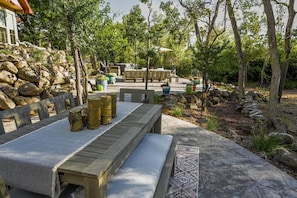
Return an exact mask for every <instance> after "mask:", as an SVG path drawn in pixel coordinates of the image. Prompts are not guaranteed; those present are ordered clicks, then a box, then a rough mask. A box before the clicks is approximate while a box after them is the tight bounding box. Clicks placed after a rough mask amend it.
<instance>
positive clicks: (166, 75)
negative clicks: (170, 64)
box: [124, 69, 171, 82]
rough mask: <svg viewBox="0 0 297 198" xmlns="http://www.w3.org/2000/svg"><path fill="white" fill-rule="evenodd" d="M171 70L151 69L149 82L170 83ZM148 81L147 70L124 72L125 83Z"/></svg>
mask: <svg viewBox="0 0 297 198" xmlns="http://www.w3.org/2000/svg"><path fill="white" fill-rule="evenodd" d="M170 73H171V71H170V70H164V69H150V70H149V73H148V81H150V82H155V81H157V82H163V81H167V80H168V81H169V79H170ZM145 80H146V69H133V70H132V69H131V70H125V71H124V81H125V82H128V81H133V82H138V81H140V82H144V81H145Z"/></svg>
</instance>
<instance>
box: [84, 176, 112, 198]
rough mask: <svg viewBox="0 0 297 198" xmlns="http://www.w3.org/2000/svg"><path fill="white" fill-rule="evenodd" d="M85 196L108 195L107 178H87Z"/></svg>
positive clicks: (88, 197) (104, 196)
mask: <svg viewBox="0 0 297 198" xmlns="http://www.w3.org/2000/svg"><path fill="white" fill-rule="evenodd" d="M84 189H85V196H84V197H85V198H93V197H94V196H95V195H96V196H95V197H100V198H101V197H102V198H106V197H107V179H106V178H105V177H104V178H103V177H101V178H100V179H99V178H85V185H84Z"/></svg>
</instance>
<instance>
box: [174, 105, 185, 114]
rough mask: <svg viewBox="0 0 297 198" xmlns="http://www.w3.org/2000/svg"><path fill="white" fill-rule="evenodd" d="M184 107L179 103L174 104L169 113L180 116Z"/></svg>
mask: <svg viewBox="0 0 297 198" xmlns="http://www.w3.org/2000/svg"><path fill="white" fill-rule="evenodd" d="M184 110H185V108H184V107H182V106H181V105H175V106H173V107H172V109H171V113H172V115H173V116H182V115H183V114H184Z"/></svg>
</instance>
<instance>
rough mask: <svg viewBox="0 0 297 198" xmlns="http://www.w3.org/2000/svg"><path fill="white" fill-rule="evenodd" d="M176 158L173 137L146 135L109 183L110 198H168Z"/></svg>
mask: <svg viewBox="0 0 297 198" xmlns="http://www.w3.org/2000/svg"><path fill="white" fill-rule="evenodd" d="M174 158H175V141H174V139H173V137H172V136H170V135H160V134H151V133H149V134H146V135H145V137H144V138H143V140H142V141H141V142H140V143H139V144H138V146H137V147H136V149H135V150H134V151H133V153H132V154H131V155H130V156H129V158H128V159H127V160H126V161H125V163H124V164H123V165H122V166H121V168H120V169H119V171H118V172H117V173H116V175H115V176H113V177H112V179H111V181H110V182H109V183H108V198H121V197H123V198H127V197H129V198H132V197H135V198H139V197H141V198H151V197H158V198H162V197H165V195H166V191H167V187H168V182H169V177H170V173H171V171H172V168H173V163H174ZM164 174H165V175H164ZM162 183H163V184H162ZM160 190H161V191H162V192H160Z"/></svg>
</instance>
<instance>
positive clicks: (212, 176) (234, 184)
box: [162, 114, 297, 198]
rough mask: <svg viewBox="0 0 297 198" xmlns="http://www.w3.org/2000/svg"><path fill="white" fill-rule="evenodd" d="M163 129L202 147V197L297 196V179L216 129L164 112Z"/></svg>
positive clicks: (200, 185) (200, 159) (200, 194)
mask: <svg viewBox="0 0 297 198" xmlns="http://www.w3.org/2000/svg"><path fill="white" fill-rule="evenodd" d="M162 133H164V134H171V135H173V136H175V137H176V138H177V139H178V144H184V145H191V146H198V147H199V151H200V155H199V162H200V164H199V167H200V170H199V175H200V177H199V180H200V181H199V191H198V193H199V197H200V198H212V197H218V198H280V197H282V198H294V197H295V198H296V197H297V180H295V179H294V178H292V177H291V176H289V175H287V174H286V173H284V172H283V171H281V170H279V169H278V168H276V167H275V166H273V165H272V164H270V163H268V162H267V161H265V160H264V159H262V158H260V157H258V156H257V155H255V154H253V153H252V152H250V151H248V150H247V149H245V148H243V147H241V146H239V145H238V144H236V143H234V142H232V141H230V140H228V139H226V138H224V137H222V136H220V135H217V134H216V133H213V132H211V131H208V130H206V129H203V128H201V127H199V126H196V125H194V124H191V123H188V122H185V121H182V120H180V119H177V118H174V117H171V116H168V115H164V114H163V115H162Z"/></svg>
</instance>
